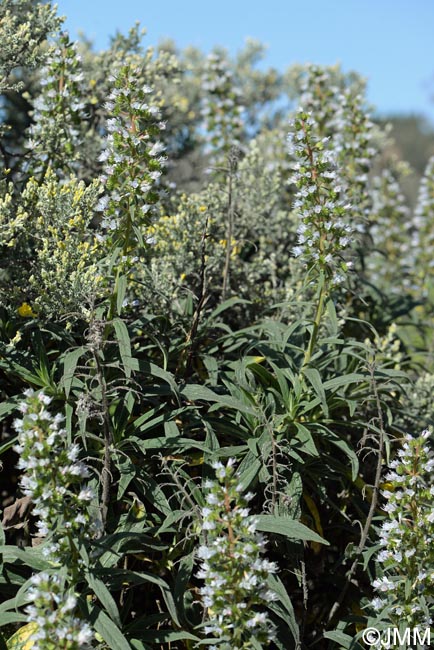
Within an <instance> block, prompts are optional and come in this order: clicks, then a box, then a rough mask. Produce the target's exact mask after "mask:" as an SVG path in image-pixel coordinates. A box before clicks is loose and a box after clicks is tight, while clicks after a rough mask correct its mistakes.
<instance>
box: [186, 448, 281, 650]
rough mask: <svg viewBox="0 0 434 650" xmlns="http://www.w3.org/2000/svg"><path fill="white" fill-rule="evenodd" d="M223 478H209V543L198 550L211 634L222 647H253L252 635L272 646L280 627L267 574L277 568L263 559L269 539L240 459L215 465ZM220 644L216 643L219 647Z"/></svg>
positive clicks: (206, 525)
mask: <svg viewBox="0 0 434 650" xmlns="http://www.w3.org/2000/svg"><path fill="white" fill-rule="evenodd" d="M213 467H214V469H215V472H216V476H217V481H212V480H207V481H205V484H204V488H205V491H206V498H205V500H206V505H205V506H204V507H203V508H202V517H203V522H202V531H203V543H202V545H201V546H200V547H199V549H198V551H197V555H198V557H199V558H200V560H201V568H200V571H199V572H198V574H197V577H198V578H200V579H201V580H203V581H204V586H203V587H201V589H200V590H199V591H200V595H201V597H202V603H203V606H204V607H205V609H206V613H207V614H206V619H207V620H206V624H205V628H204V630H205V634H207V635H212V636H214V637H215V638H216V639H221V642H219V645H218V648H219V650H248V649H250V648H253V645H252V639H253V638H254V639H255V640H256V641H258V642H260V643H263V644H268V642H269V641H270V640H271V638H272V636H273V632H274V627H273V625H272V623H271V622H270V620H269V617H268V614H267V613H266V612H265V611H263V608H264V606H265V605H266V604H267V603H268V602H270V601H272V600H275V599H276V596H275V594H274V592H273V591H271V590H270V589H269V588H268V586H267V578H268V576H269V575H270V574H273V573H275V572H276V571H277V566H276V564H275V563H274V562H270V561H269V560H267V559H265V558H263V557H262V555H263V553H264V550H265V539H264V537H263V536H262V535H261V534H260V533H258V532H257V531H256V525H257V522H256V520H255V518H254V517H253V516H250V511H249V508H248V507H247V504H248V502H249V501H250V500H251V499H252V498H253V494H250V493H248V494H244V495H243V488H242V485H241V484H240V483H239V479H238V477H237V475H236V474H235V471H234V470H235V468H234V461H233V459H229V461H228V462H227V464H226V466H224V465H223V464H222V463H220V462H216V463H214V464H213ZM216 647H217V646H212V648H216Z"/></svg>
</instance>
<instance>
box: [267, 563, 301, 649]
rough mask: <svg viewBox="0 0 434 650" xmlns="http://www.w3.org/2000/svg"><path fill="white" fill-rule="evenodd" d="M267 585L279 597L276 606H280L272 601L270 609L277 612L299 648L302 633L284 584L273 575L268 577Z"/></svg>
mask: <svg viewBox="0 0 434 650" xmlns="http://www.w3.org/2000/svg"><path fill="white" fill-rule="evenodd" d="M267 583H268V586H269V588H270V589H271V591H273V592H274V593H275V594H276V596H277V597H278V600H277V601H275V603H276V605H278V606H277V607H276V606H275V605H274V602H273V601H271V603H270V604H269V607H270V609H271V610H272V611H274V612H276V614H278V615H279V616H280V617H281V618H282V619H283V620H284V621H285V623H286V624H287V625H288V627H289V629H290V630H291V634H292V636H293V638H294V641H295V645H296V646H297V647H298V646H299V644H300V632H299V629H298V625H297V621H296V619H295V613H294V608H293V606H292V603H291V600H290V598H289V596H288V593H287V591H286V589H285V587H284V585H283V582H282V581H281V579H280V578H279V577H278V576H275V575H273V574H271V575H269V576H268V579H267ZM279 605H280V607H279ZM282 609H283V611H282Z"/></svg>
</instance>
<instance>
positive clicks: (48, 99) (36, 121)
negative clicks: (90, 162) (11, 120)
mask: <svg viewBox="0 0 434 650" xmlns="http://www.w3.org/2000/svg"><path fill="white" fill-rule="evenodd" d="M83 79H84V75H83V71H82V69H81V56H80V54H79V53H78V51H77V45H76V44H75V43H72V42H70V40H69V37H68V34H66V33H65V34H62V35H61V36H60V38H59V41H58V43H57V44H56V46H55V47H54V48H53V49H52V51H51V52H50V54H49V57H48V60H47V63H46V65H45V67H44V68H43V69H42V70H41V80H40V84H41V92H40V94H39V95H38V96H37V97H36V99H35V100H33V113H32V118H33V123H32V124H31V126H30V128H29V131H28V140H27V143H26V145H27V147H28V148H29V149H30V150H31V153H32V156H31V171H32V173H33V174H37V173H39V172H41V171H42V172H43V171H46V167H47V166H48V165H50V164H51V165H53V167H54V168H55V169H56V172H57V173H58V174H59V171H60V170H61V169H62V170H64V171H69V170H77V169H78V161H79V160H80V150H81V143H82V138H83V133H82V125H83V124H85V123H86V122H85V107H86V105H85V101H84V98H85V96H86V90H85V88H84V86H83Z"/></svg>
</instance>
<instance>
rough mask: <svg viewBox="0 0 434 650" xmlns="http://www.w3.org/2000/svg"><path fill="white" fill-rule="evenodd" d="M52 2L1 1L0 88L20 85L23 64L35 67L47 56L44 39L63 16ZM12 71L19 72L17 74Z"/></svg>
mask: <svg viewBox="0 0 434 650" xmlns="http://www.w3.org/2000/svg"><path fill="white" fill-rule="evenodd" d="M56 14H57V12H56V10H55V9H53V8H52V7H51V2H48V3H44V4H43V3H40V2H35V0H2V3H1V5H0V42H1V44H2V46H1V52H0V92H4V91H5V90H8V89H15V90H17V89H19V88H20V82H19V74H20V68H23V67H27V68H35V67H36V66H38V65H40V64H41V63H42V62H43V61H44V58H45V54H46V53H45V49H44V47H43V46H44V43H45V41H46V39H47V37H48V36H49V35H50V34H51V33H53V32H56V31H57V30H58V29H59V26H60V25H61V22H62V21H61V19H60V18H59V17H58V16H57V15H56ZM13 73H16V75H15V77H14V76H13Z"/></svg>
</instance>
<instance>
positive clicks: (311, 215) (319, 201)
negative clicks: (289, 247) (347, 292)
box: [288, 109, 353, 285]
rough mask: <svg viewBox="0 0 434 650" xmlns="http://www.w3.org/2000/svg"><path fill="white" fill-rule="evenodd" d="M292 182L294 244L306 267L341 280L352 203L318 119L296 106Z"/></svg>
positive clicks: (350, 231)
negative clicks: (318, 129) (295, 225)
mask: <svg viewBox="0 0 434 650" xmlns="http://www.w3.org/2000/svg"><path fill="white" fill-rule="evenodd" d="M291 126H292V129H293V131H292V132H291V133H290V134H289V136H288V140H289V143H290V144H289V148H290V153H291V154H292V155H293V156H294V157H295V158H296V159H297V160H296V161H295V162H294V163H293V169H294V174H293V176H292V178H291V181H292V183H294V184H295V185H296V187H297V192H296V196H295V201H294V205H293V208H294V210H295V211H296V213H297V214H299V215H300V218H301V223H300V225H299V227H298V230H297V232H298V244H297V246H296V247H295V248H294V249H293V253H294V255H295V256H296V257H299V258H301V259H302V260H303V261H304V262H305V263H306V265H307V267H308V269H311V268H313V267H317V268H319V269H320V270H321V271H323V272H324V273H325V276H326V278H327V280H328V281H329V282H330V283H331V284H335V285H337V284H339V283H340V282H342V280H343V274H344V273H345V272H346V271H347V270H348V267H349V266H350V264H349V263H348V262H346V261H345V259H344V257H343V254H344V252H345V251H346V250H348V249H349V248H350V245H351V239H352V235H353V229H352V227H351V225H350V215H351V210H352V206H351V205H350V203H348V202H346V201H345V197H344V189H343V187H342V185H341V183H340V180H339V175H338V167H337V163H336V158H335V155H334V153H333V152H332V151H330V150H329V149H327V148H326V146H325V145H326V143H327V142H328V138H321V139H320V138H318V137H317V136H316V135H315V133H316V122H315V119H314V118H313V116H312V115H311V114H310V113H307V112H305V111H304V110H303V109H299V110H298V112H297V113H296V115H295V118H294V120H293V121H292V123H291Z"/></svg>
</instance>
